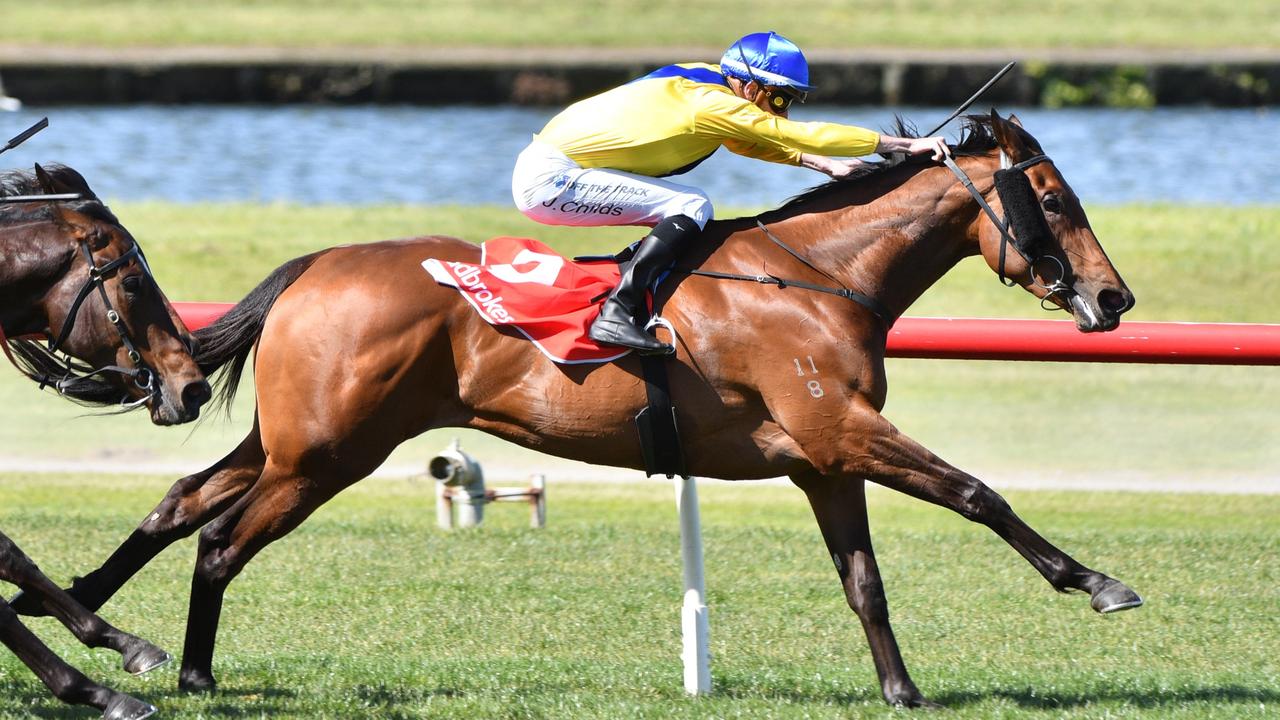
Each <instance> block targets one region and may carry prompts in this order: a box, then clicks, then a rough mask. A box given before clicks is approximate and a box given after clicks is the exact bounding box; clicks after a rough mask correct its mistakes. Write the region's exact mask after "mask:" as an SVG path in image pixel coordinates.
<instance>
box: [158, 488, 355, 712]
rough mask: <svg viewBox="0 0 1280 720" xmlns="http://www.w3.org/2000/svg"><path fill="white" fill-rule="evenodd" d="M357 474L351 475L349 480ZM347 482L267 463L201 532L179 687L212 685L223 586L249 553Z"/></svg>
mask: <svg viewBox="0 0 1280 720" xmlns="http://www.w3.org/2000/svg"><path fill="white" fill-rule="evenodd" d="M360 477H362V476H361V475H356V476H355V477H354V478H352V480H351V482H354V481H355V480H358V479H359V478H360ZM349 484H350V482H332V481H327V482H326V481H322V480H320V479H318V478H316V477H302V476H301V475H299V474H298V473H296V472H294V471H284V470H281V469H279V468H275V467H273V466H272V465H271V464H270V463H268V465H267V467H266V469H264V471H263V473H262V477H261V478H260V479H259V480H258V482H257V483H255V484H254V485H253V487H251V488H250V489H249V491H248V492H246V493H245V494H244V495H243V496H242V497H241V498H240V499H239V500H237V501H236V502H235V504H233V505H232V506H231V507H230V508H229V509H227V511H226V512H224V513H223V514H221V515H219V516H218V517H217V518H216V519H214V520H213V521H212V522H210V523H209V524H208V525H206V526H205V528H204V530H202V531H201V532H200V547H199V550H198V551H197V554H196V568H195V573H194V574H193V575H192V578H191V607H190V610H189V611H188V614H187V635H186V641H185V644H184V646H183V649H182V668H181V669H180V670H179V674H178V685H179V687H180V688H182V689H183V690H191V691H206V690H212V689H213V688H214V686H215V685H216V681H215V679H214V676H213V650H214V642H215V639H216V636H217V632H218V622H219V619H220V617H221V614H222V599H223V596H224V594H225V593H226V589H227V585H229V584H230V583H231V581H232V580H233V579H234V578H235V577H236V575H238V574H239V573H240V571H241V570H243V569H244V566H245V564H246V563H248V562H249V560H251V559H252V558H253V556H254V555H256V554H258V552H259V551H261V550H262V549H263V548H264V547H266V546H267V545H269V544H270V543H271V542H273V541H275V540H277V539H279V538H281V537H283V536H284V535H286V534H287V533H288V532H289V531H291V530H293V529H294V528H295V527H297V526H298V525H299V524H300V523H301V522H302V521H303V520H305V519H306V518H307V517H308V516H309V515H310V514H311V513H312V512H314V511H315V509H316V508H318V507H320V506H321V505H323V504H324V503H325V502H326V501H328V500H329V499H330V498H332V497H333V496H334V495H335V494H337V492H338V490H340V489H341V488H343V487H346V486H347V485H349Z"/></svg>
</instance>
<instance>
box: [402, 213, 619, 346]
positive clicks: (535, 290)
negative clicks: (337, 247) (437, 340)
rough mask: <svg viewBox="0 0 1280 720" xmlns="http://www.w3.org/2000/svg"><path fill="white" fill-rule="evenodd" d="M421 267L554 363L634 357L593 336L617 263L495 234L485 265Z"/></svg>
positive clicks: (484, 250) (431, 263)
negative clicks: (564, 253)
mask: <svg viewBox="0 0 1280 720" xmlns="http://www.w3.org/2000/svg"><path fill="white" fill-rule="evenodd" d="M422 267H423V268H424V269H425V270H426V271H427V272H428V273H430V274H431V277H433V278H435V280H436V282H438V283H440V284H441V285H448V286H449V287H453V288H457V289H458V292H460V293H462V296H463V297H464V298H466V299H467V302H469V303H471V306H472V307H474V308H475V309H476V312H478V313H480V317H482V318H484V319H485V320H486V321H488V322H489V323H490V324H491V325H502V326H510V327H513V328H515V329H516V330H518V331H520V333H521V334H523V335H524V336H525V337H527V338H529V339H530V340H532V341H533V344H534V345H537V346H538V349H539V350H541V351H542V354H543V355H546V356H547V357H549V358H551V359H552V360H554V361H555V362H558V363H564V364H577V363H600V362H608V361H610V360H616V359H617V358H620V357H622V356H623V355H626V354H627V353H628V352H631V351H630V350H627V349H622V348H619V347H617V346H616V345H599V344H597V343H596V342H595V341H593V340H592V339H590V338H588V337H587V329H588V328H589V327H591V322H592V321H593V320H595V318H596V315H597V314H598V313H599V311H600V305H602V304H603V302H604V298H605V296H607V295H608V293H609V291H610V290H612V289H613V287H614V286H615V285H617V284H618V280H619V279H620V278H621V273H619V271H618V265H617V263H615V262H612V261H610V260H600V261H595V260H592V261H585V262H584V261H571V260H568V259H566V258H565V257H564V256H562V255H560V254H559V253H557V252H556V251H554V250H552V249H551V248H549V247H547V246H546V245H543V244H542V243H540V242H538V241H537V240H534V239H532V238H517V237H496V238H493V239H492V240H489V241H488V242H486V243H484V244H483V245H481V246H480V264H479V265H473V264H471V263H464V262H454V261H452V260H435V259H428V260H424V261H422Z"/></svg>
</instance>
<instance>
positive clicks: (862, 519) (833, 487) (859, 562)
mask: <svg viewBox="0 0 1280 720" xmlns="http://www.w3.org/2000/svg"><path fill="white" fill-rule="evenodd" d="M792 480H793V481H794V482H795V483H796V485H798V486H799V487H800V489H801V490H804V493H805V495H806V496H807V497H808V498H809V505H810V506H811V507H812V508H813V514H814V516H815V517H816V518H817V520H818V527H819V528H821V530H822V539H823V540H824V541H826V544H827V550H828V551H829V552H830V553H831V559H832V561H833V562H835V565H836V572H837V573H838V574H839V575H840V583H841V585H843V586H844V594H845V598H846V599H847V600H848V601H849V607H850V608H852V609H853V611H854V613H856V614H857V615H858V619H859V620H860V621H862V629H863V631H864V632H866V634H867V642H868V644H869V645H870V646H871V659H872V660H873V661H874V662H875V666H876V675H878V676H879V678H880V690H881V692H882V693H883V694H884V699H885V701H886V702H888V703H889V704H890V705H895V706H900V707H929V706H932V705H933V703H930V702H929V701H928V700H926V699H925V698H924V696H923V695H921V694H920V690H919V689H917V688H916V685H915V683H913V682H912V681H911V677H910V675H908V674H907V667H906V665H905V664H903V662H902V653H901V652H900V651H899V650H898V641H897V640H896V639H895V638H894V636H893V628H892V627H890V625H889V604H888V602H887V601H886V600H885V596H884V584H883V583H882V582H881V580H880V568H879V567H878V566H877V565H876V556H875V553H874V552H873V551H872V548H871V530H870V528H869V527H868V525H867V499H866V495H865V488H864V483H863V482H862V481H861V480H846V479H838V478H828V477H824V476H822V475H820V474H818V473H811V474H807V475H796V476H793V477H792Z"/></svg>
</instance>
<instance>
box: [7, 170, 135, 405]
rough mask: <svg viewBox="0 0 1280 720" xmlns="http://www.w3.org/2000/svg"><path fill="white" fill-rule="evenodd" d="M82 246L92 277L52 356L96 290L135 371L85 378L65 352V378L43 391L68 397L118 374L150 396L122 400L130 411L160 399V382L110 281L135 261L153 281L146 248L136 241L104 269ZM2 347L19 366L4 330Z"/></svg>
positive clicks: (49, 381)
mask: <svg viewBox="0 0 1280 720" xmlns="http://www.w3.org/2000/svg"><path fill="white" fill-rule="evenodd" d="M82 199H83V196H81V195H79V194H75V193H67V194H61V195H20V196H11V197H6V198H0V202H4V203H12V202H58V201H66V200H82ZM79 246H80V253H81V255H83V256H84V260H85V265H86V266H87V267H88V277H86V278H85V280H84V284H82V285H81V286H80V291H79V292H78V293H76V299H75V301H74V302H72V303H71V307H70V308H69V309H68V310H67V317H66V320H65V321H64V322H63V324H62V330H61V331H60V332H59V333H58V337H57V338H56V339H55V338H53V337H52V336H50V338H49V347H48V351H49V354H50V355H53V356H55V357H56V355H57V353H58V352H59V350H61V348H62V345H63V343H65V342H66V340H67V338H68V337H70V336H71V331H72V330H73V329H74V328H75V323H76V319H77V318H78V317H79V314H80V306H81V305H83V304H84V301H85V300H86V299H87V298H88V297H89V295H90V293H92V292H93V291H94V290H95V289H96V290H97V291H98V293H99V295H100V296H101V297H102V304H103V306H104V307H106V311H107V312H106V316H107V321H108V322H110V323H111V325H112V327H114V328H115V330H116V332H117V333H118V334H119V335H120V342H121V344H122V345H123V346H124V349H125V352H126V354H127V356H128V358H129V361H130V362H131V363H132V364H133V367H131V368H127V367H121V366H119V365H104V366H102V367H99V368H96V369H93V370H91V371H89V372H86V373H84V374H77V372H76V369H75V366H74V364H73V361H72V357H71V355H70V354H69V353H67V352H66V351H63V355H64V362H65V364H66V369H65V371H64V372H63V374H62V377H60V378H54V377H50V376H45V377H43V378H41V380H40V387H41V388H44V387H45V386H46V385H48V386H51V387H53V388H54V389H56V390H57V391H58V392H59V393H64V392H66V390H67V389H68V388H69V387H71V386H72V385H73V384H75V383H77V382H80V381H82V380H85V379H87V378H90V377H93V376H94V375H101V374H102V373H106V372H116V373H120V374H121V375H124V376H126V377H129V378H131V379H132V380H133V383H134V385H136V386H137V387H138V388H139V389H141V390H145V391H147V394H146V395H145V396H144V397H142V398H141V399H138V400H133V401H129V400H127V399H126V400H122V401H121V403H120V404H121V405H122V406H124V407H126V408H134V407H137V406H139V405H142V404H144V403H147V402H149V401H150V400H151V399H152V398H155V397H157V396H158V395H159V394H160V387H159V385H158V383H157V381H156V380H157V376H156V373H155V371H154V370H152V369H151V367H150V366H148V365H147V363H146V361H144V360H143V359H142V354H141V353H140V352H138V348H137V345H136V344H135V343H134V341H133V337H132V336H131V335H130V334H129V328H128V327H126V325H125V323H124V318H122V317H121V316H120V313H119V312H117V311H116V309H115V307H113V306H112V304H111V298H110V296H109V295H108V294H107V287H106V279H107V278H108V277H109V276H110V275H111V274H112V273H114V272H115V271H116V270H118V269H119V268H121V267H123V266H124V265H126V264H128V263H129V262H130V261H132V260H135V259H136V260H137V261H138V264H139V265H141V267H142V271H143V273H144V274H145V275H146V277H147V278H148V279H150V278H151V277H152V275H151V268H150V266H148V264H147V259H146V256H145V255H143V254H142V248H141V246H139V245H138V243H137V241H136V240H135V241H134V244H133V247H132V248H131V249H129V250H128V251H127V252H125V253H123V254H121V255H120V256H119V257H117V258H116V259H114V260H111V261H109V262H107V263H106V264H104V265H98V264H97V263H96V261H95V259H94V257H93V249H92V248H90V247H89V241H88V240H83V239H82V240H80V241H79ZM0 345H3V347H4V352H5V355H7V356H8V357H9V361H10V362H12V363H14V365H17V362H16V361H15V360H14V358H13V354H12V353H11V351H10V350H9V342H8V338H7V337H5V335H4V329H3V328H0Z"/></svg>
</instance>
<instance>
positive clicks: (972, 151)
mask: <svg viewBox="0 0 1280 720" xmlns="http://www.w3.org/2000/svg"><path fill="white" fill-rule="evenodd" d="M963 122H964V125H963V126H962V128H961V132H960V142H958V143H956V144H955V145H952V146H951V154H952V155H953V156H955V157H968V156H977V155H986V154H987V153H989V152H991V151H992V150H994V149H996V147H997V143H996V137H995V134H994V133H992V131H991V117H990V116H988V115H966V116H964V118H963ZM1015 127H1016V126H1015ZM1019 132H1020V133H1021V134H1022V135H1023V139H1024V140H1025V141H1027V144H1028V145H1030V146H1031V147H1032V148H1034V149H1036V150H1037V151H1038V150H1039V148H1040V144H1039V143H1038V142H1036V140H1035V138H1033V137H1031V135H1030V134H1029V133H1026V132H1024V131H1022V130H1021V128H1019ZM886 134H889V135H896V136H898V137H905V138H916V137H920V135H919V131H918V130H916V128H915V126H914V125H913V124H911V122H910V121H908V120H906V119H904V118H902V117H900V116H899V117H896V118H894V123H893V126H892V127H891V128H890V129H889V130H887V131H886ZM933 164H934V163H933V161H932V160H930V159H929V158H927V157H912V158H908V159H907V160H906V161H904V162H903V163H900V164H898V165H890V164H888V163H884V162H874V163H868V164H867V166H866V167H864V168H859V169H858V170H856V171H855V172H853V173H852V174H850V175H849V176H848V177H843V178H839V179H836V180H831V181H829V182H826V183H823V184H822V185H818V186H816V187H812V188H809V189H808V190H806V191H804V192H803V193H801V194H799V195H797V196H795V197H793V198H791V199H790V200H788V201H787V202H786V203H784V204H783V205H782V206H781V207H779V208H777V209H776V210H773V211H770V212H771V213H773V212H780V211H783V210H791V209H794V208H796V207H797V206H800V205H806V204H808V203H811V202H814V201H815V200H820V199H822V198H825V197H827V196H829V195H832V194H834V193H837V192H840V191H841V190H844V189H846V188H848V187H849V186H851V185H853V184H856V183H860V182H862V181H864V180H866V179H867V178H871V177H875V176H878V175H880V174H882V173H884V172H886V171H887V170H889V169H891V168H895V167H903V166H907V167H911V166H916V167H919V168H924V167H928V166H931V165H933Z"/></svg>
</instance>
